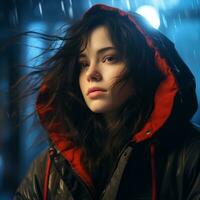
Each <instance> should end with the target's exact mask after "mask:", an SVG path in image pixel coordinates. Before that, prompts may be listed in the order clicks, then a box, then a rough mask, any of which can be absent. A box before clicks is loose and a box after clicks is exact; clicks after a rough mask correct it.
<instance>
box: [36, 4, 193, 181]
mask: <svg viewBox="0 0 200 200" xmlns="http://www.w3.org/2000/svg"><path fill="white" fill-rule="evenodd" d="M96 10H98V11H104V10H109V11H112V12H117V13H118V14H119V15H123V16H124V15H126V16H128V18H129V19H130V21H131V22H132V24H133V26H135V27H136V28H137V29H138V30H139V31H140V32H141V34H142V35H143V36H144V38H145V40H146V42H147V44H148V45H149V47H151V48H153V49H154V51H155V55H154V57H155V62H156V64H157V66H158V67H159V68H160V70H161V71H162V72H163V73H164V74H165V76H166V79H165V80H164V81H163V82H162V83H161V84H160V86H159V88H158V89H157V91H156V94H155V98H154V102H155V107H154V110H153V111H152V113H151V116H150V117H149V119H148V121H147V123H146V124H145V125H144V126H143V128H142V129H141V130H140V131H139V132H138V133H137V134H135V135H134V136H133V140H134V141H135V142H136V143H139V142H141V141H144V140H147V139H149V138H151V137H153V136H154V135H156V133H157V131H158V130H159V129H160V128H161V127H162V126H163V125H164V124H165V123H166V121H167V120H168V118H169V117H170V115H171V113H172V110H173V109H174V105H175V99H176V101H177V96H179V98H178V99H181V100H182V101H184V102H185V104H186V105H187V104H188V102H189V103H192V105H194V109H193V110H192V111H191V113H188V112H186V113H184V115H185V116H186V115H187V117H186V118H189V117H191V115H192V114H193V113H194V111H195V109H196V102H195V101H196V97H195V94H194V89H195V84H194V79H193V76H192V75H191V73H190V71H189V70H188V68H187V66H186V65H185V64H184V63H183V61H182V60H181V59H180V57H179V56H178V54H177V52H176V50H175V49H174V46H173V44H172V43H171V42H170V41H169V40H168V39H167V38H165V37H164V36H163V35H162V34H161V33H160V32H158V31H156V30H154V29H150V28H148V27H147V26H146V25H145V24H141V23H140V22H139V20H138V19H137V18H138V16H137V15H136V14H134V15H133V16H132V15H130V14H128V13H126V12H124V11H121V10H119V9H116V8H112V7H108V6H105V5H95V6H93V7H92V8H91V9H90V10H89V11H87V13H86V15H89V14H90V13H92V12H95V11H96ZM179 74H181V76H179ZM182 76H183V77H184V78H183V79H182V78H181V77H182ZM185 81H188V86H184V85H183V84H182V83H184V82H185ZM185 83H187V82H185ZM190 92H192V93H191V95H190V97H189V96H188V95H189V94H190ZM181 95H183V96H181ZM46 99H48V85H45V84H44V83H43V84H42V86H41V88H40V94H39V96H38V100H37V105H36V107H37V112H38V115H39V117H40V120H41V122H42V124H43V125H44V127H45V129H46V130H47V131H48V134H49V138H50V140H51V142H52V143H53V144H54V145H55V147H56V148H57V149H58V150H59V151H60V152H61V153H62V154H63V156H64V157H65V158H66V159H67V160H68V161H69V162H70V163H71V165H72V167H73V168H74V169H75V171H76V172H77V173H78V174H79V175H80V177H81V178H82V179H83V180H84V181H85V182H86V183H87V184H88V185H91V184H92V181H91V179H90V176H89V175H88V174H87V173H86V172H85V170H84V168H83V167H82V166H81V163H80V155H81V150H80V149H78V148H74V146H73V144H72V143H71V142H69V141H68V140H67V138H66V133H65V132H64V131H63V127H62V125H61V124H59V122H58V123H54V124H51V125H48V126H47V124H49V122H48V121H47V119H48V117H47V116H48V115H49V113H52V112H54V107H53V104H49V105H47V104H46V102H47V101H46ZM181 106H182V107H181ZM181 106H180V108H179V110H182V109H185V108H184V107H185V105H184V103H183V105H181ZM180 115H182V114H180ZM58 130H59V133H60V134H57V132H58ZM66 149H67V150H66Z"/></svg>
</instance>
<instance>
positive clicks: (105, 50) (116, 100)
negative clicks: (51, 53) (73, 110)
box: [79, 26, 132, 117]
mask: <svg viewBox="0 0 200 200" xmlns="http://www.w3.org/2000/svg"><path fill="white" fill-rule="evenodd" d="M119 54H120V52H117V49H116V48H115V46H114V44H113V43H112V41H111V39H110V36H109V33H108V31H107V29H106V27H104V26H99V27H97V28H96V29H94V30H93V31H92V33H91V35H90V37H89V39H88V43H87V47H86V49H85V50H84V51H83V52H82V53H81V54H80V56H79V63H80V65H81V71H80V76H79V84H80V89H81V92H82V94H83V97H84V100H85V102H86V104H87V106H88V107H89V109H90V110H91V111H92V112H95V113H102V114H104V115H105V117H107V116H110V115H111V116H112V115H113V114H114V113H115V112H116V111H117V110H118V108H119V106H120V105H121V104H122V103H123V102H125V101H126V100H127V98H128V97H129V96H130V95H131V94H132V89H131V83H130V81H127V82H126V83H124V84H123V83H122V84H121V83H120V84H116V85H114V84H115V83H116V81H118V80H119V79H120V78H121V77H122V76H123V74H124V73H125V71H126V65H125V62H124V60H123V59H122V58H121V57H120V55H119Z"/></svg>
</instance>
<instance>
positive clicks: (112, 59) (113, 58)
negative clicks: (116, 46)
mask: <svg viewBox="0 0 200 200" xmlns="http://www.w3.org/2000/svg"><path fill="white" fill-rule="evenodd" d="M116 61H117V58H116V56H106V57H105V58H104V59H103V62H108V63H113V62H116Z"/></svg>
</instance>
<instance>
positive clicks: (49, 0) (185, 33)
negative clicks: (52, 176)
mask: <svg viewBox="0 0 200 200" xmlns="http://www.w3.org/2000/svg"><path fill="white" fill-rule="evenodd" d="M96 3H104V4H107V5H110V6H114V7H118V8H121V9H123V10H127V11H129V12H135V11H136V12H138V13H140V14H141V15H144V17H146V18H147V19H148V20H149V23H151V24H152V26H154V27H155V28H156V29H159V30H160V31H161V32H162V33H164V34H165V35H166V36H167V37H169V38H170V39H171V40H172V41H173V42H174V43H175V46H176V48H177V50H178V52H179V54H180V55H181V57H182V58H183V60H184V61H185V62H186V64H187V65H188V66H189V67H190V69H191V71H192V72H193V74H194V76H195V79H196V83H197V88H196V92H197V96H198V101H199V105H200V0H99V1H98V0H4V1H3V0H1V4H0V5H1V6H0V44H1V45H0V199H1V200H8V199H12V195H13V194H14V191H15V190H16V187H17V185H18V184H19V182H20V181H21V179H22V177H23V176H24V175H25V173H26V172H27V169H28V167H29V166H30V163H31V161H32V160H33V159H34V158H35V156H36V155H37V154H38V153H40V152H41V151H42V150H43V149H44V148H45V147H46V146H47V143H46V139H45V134H44V131H43V129H42V128H41V127H39V126H35V125H34V123H35V119H34V116H32V117H29V118H28V119H27V120H24V116H25V115H29V114H30V113H31V112H32V111H33V110H34V96H31V97H29V98H28V99H26V101H24V102H23V103H22V102H20V101H17V100H15V101H12V100H11V95H12V90H11V88H12V85H13V84H14V83H15V82H16V80H17V79H18V78H19V77H20V76H21V75H23V74H26V73H29V72H30V71H31V68H23V67H18V65H19V64H20V63H23V64H25V65H31V66H34V65H36V64H37V62H38V60H37V61H36V60H33V59H32V58H33V57H35V56H37V55H39V54H40V53H41V52H42V48H46V47H47V45H48V44H47V43H45V41H44V40H42V39H39V38H35V37H22V38H21V39H17V42H16V41H13V42H11V39H10V38H11V37H13V36H14V35H15V34H16V33H20V32H24V31H38V32H42V33H45V34H58V35H59V34H61V32H59V27H61V26H62V25H63V24H65V25H67V24H69V23H70V22H72V21H73V20H75V19H77V18H79V17H80V16H81V15H82V14H83V12H84V11H86V10H87V9H88V8H89V7H91V6H92V5H94V4H96ZM7 40H8V41H9V45H7V47H4V46H5V41H7ZM2 46H3V48H2ZM35 47H40V48H35ZM40 59H42V58H40ZM40 61H41V60H40ZM40 61H39V62H40ZM185 84H187V83H185ZM199 107H200V106H199ZM192 122H193V123H195V124H196V125H200V108H199V109H198V111H197V112H196V114H195V115H194V116H193V118H192Z"/></svg>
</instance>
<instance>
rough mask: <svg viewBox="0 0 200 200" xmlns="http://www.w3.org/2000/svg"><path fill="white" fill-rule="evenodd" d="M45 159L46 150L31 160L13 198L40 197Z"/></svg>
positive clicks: (35, 199) (31, 199) (18, 199)
mask: <svg viewBox="0 0 200 200" xmlns="http://www.w3.org/2000/svg"><path fill="white" fill-rule="evenodd" d="M46 161H47V151H45V152H43V153H42V154H41V155H40V156H39V157H38V158H37V159H35V160H34V161H33V163H32V165H31V167H30V169H29V171H28V173H27V175H26V177H25V178H24V179H23V180H22V182H21V184H20V185H19V187H18V189H17V191H16V193H15V196H14V200H29V199H30V200H39V199H42V196H43V185H44V178H45V168H46Z"/></svg>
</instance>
